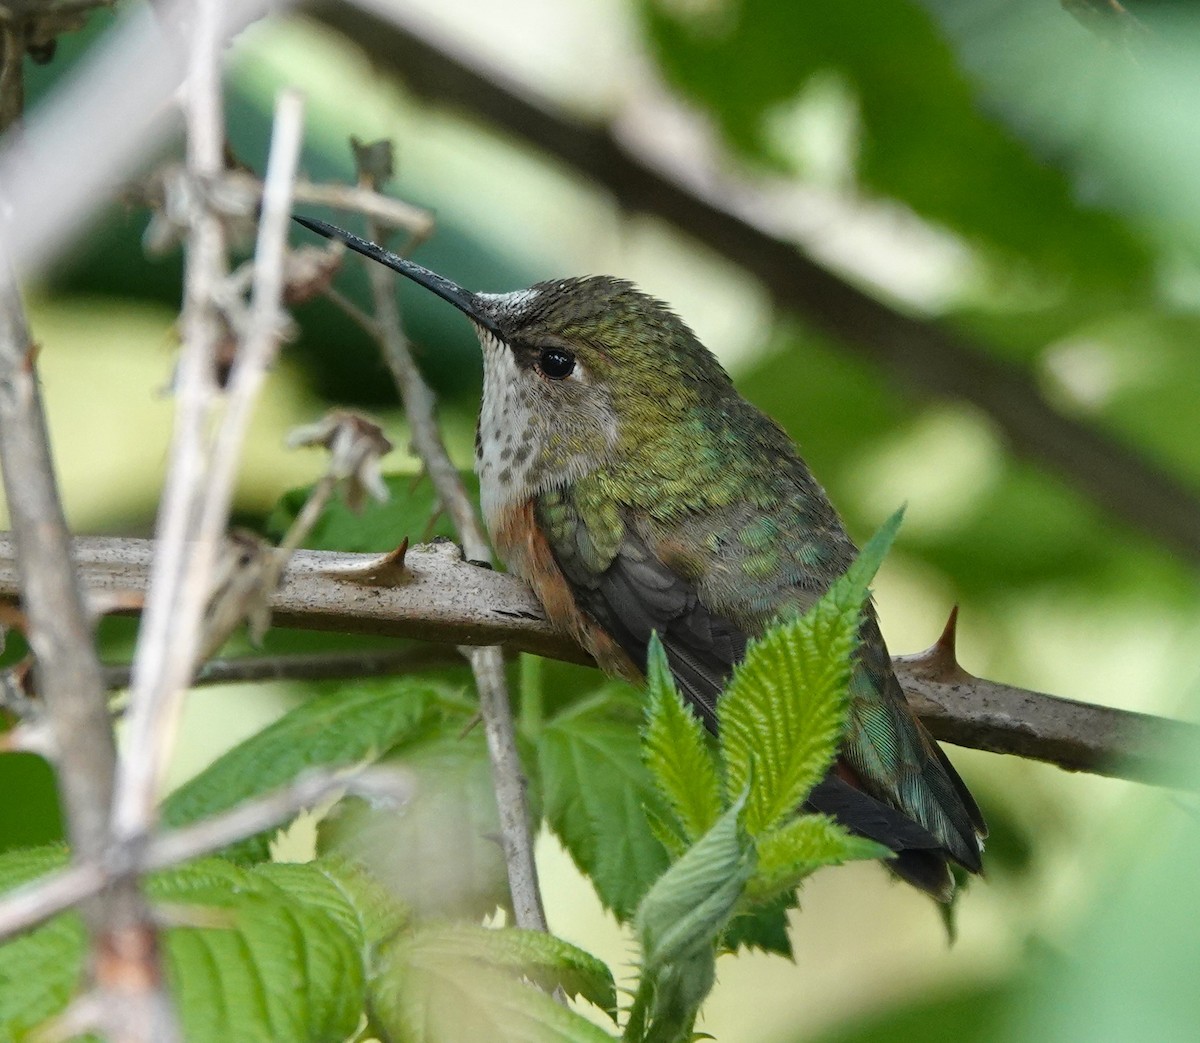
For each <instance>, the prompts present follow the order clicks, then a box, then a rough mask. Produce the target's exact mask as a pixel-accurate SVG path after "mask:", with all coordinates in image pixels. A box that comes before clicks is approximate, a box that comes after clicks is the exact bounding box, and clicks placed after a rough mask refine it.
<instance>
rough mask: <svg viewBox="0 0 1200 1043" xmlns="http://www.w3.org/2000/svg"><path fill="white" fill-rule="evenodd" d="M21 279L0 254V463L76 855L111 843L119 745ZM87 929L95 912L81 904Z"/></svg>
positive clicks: (94, 853)
mask: <svg viewBox="0 0 1200 1043" xmlns="http://www.w3.org/2000/svg"><path fill="white" fill-rule="evenodd" d="M35 355H36V348H35V347H34V345H33V343H32V342H31V341H30V339H29V331H28V329H27V328H26V325H25V315H24V310H23V308H22V306H21V298H20V294H19V291H18V289H17V285H16V281H15V279H14V277H13V274H12V271H11V270H10V268H9V267H8V264H7V261H6V260H5V259H4V258H3V257H0V464H2V465H3V468H4V490H5V495H6V498H7V501H8V509H9V513H10V515H11V517H12V524H13V539H12V545H11V549H12V551H13V554H14V559H15V560H14V561H13V565H14V573H15V575H14V579H18V580H19V582H16V583H14V584H13V586H12V590H11V592H12V593H14V594H17V593H19V594H20V595H21V598H22V601H23V603H24V606H25V615H26V618H27V620H28V631H29V633H28V637H29V643H30V647H31V648H32V650H33V653H34V656H35V657H36V660H37V671H38V682H39V687H40V689H41V691H42V693H43V697H44V699H45V705H46V708H47V712H48V714H49V720H50V724H51V727H52V728H53V732H54V742H55V746H56V748H57V749H58V751H59V760H58V769H59V770H58V781H59V786H60V789H61V792H62V795H63V804H64V807H65V809H66V816H67V823H68V829H69V833H70V839H71V844H72V847H73V849H74V851H75V854H76V857H78V858H81V859H96V858H99V857H100V856H101V854H102V853H103V851H104V849H105V847H106V846H107V842H108V815H109V807H110V804H111V800H112V787H113V774H114V766H115V763H116V750H115V746H114V742H113V734H112V727H111V725H110V723H109V718H108V710H107V707H106V705H105V700H104V689H103V681H102V678H101V674H100V663H99V660H98V659H97V657H96V651H95V647H94V645H93V641H92V627H91V621H90V619H89V618H88V613H87V608H86V605H85V603H84V598H83V594H82V591H81V588H80V586H79V584H78V581H77V578H76V575H75V572H74V570H73V568H72V559H71V543H70V536H69V534H68V532H67V527H66V521H65V519H64V517H63V512H62V504H61V502H60V501H59V497H58V488H57V485H56V482H55V478H54V465H53V461H52V458H51V455H50V448H49V442H48V439H47V435H46V423H45V417H44V415H43V412H42V403H41V396H40V393H39V390H38V380H37V372H36V369H35V368H34V358H35ZM85 912H86V913H87V918H88V921H89V924H90V926H91V927H92V928H93V929H95V928H96V927H97V925H98V922H99V912H100V911H99V910H98V909H94V908H92V909H90V910H85Z"/></svg>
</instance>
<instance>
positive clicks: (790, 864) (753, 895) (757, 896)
mask: <svg viewBox="0 0 1200 1043" xmlns="http://www.w3.org/2000/svg"><path fill="white" fill-rule="evenodd" d="M893 855H894V852H892V850H891V849H890V848H887V847H884V846H883V845H882V844H877V843H875V842H874V841H873V840H867V839H866V838H865V837H857V836H854V835H853V834H852V833H850V832H848V831H847V830H846V828H845V827H844V826H842V825H840V824H839V823H837V822H836V821H834V820H833V819H832V818H830V817H829V816H828V815H801V816H799V817H798V818H796V819H793V820H792V821H791V822H789V823H787V824H786V825H784V826H782V827H780V828H779V829H773V830H771V831H770V832H769V833H767V834H766V835H765V836H762V837H760V838H759V840H758V867H757V868H756V869H755V871H754V875H753V876H752V877H751V878H750V881H749V882H748V883H747V884H746V899H747V900H748V901H750V902H754V903H759V902H770V901H774V900H776V899H777V898H778V897H779V896H780V895H781V894H790V893H791V892H792V891H794V890H795V889H796V887H797V886H799V884H800V883H801V882H802V881H803V880H804V878H805V877H807V876H810V875H811V874H813V873H815V872H816V871H817V870H818V869H820V868H821V867H822V866H832V865H841V864H842V863H843V862H852V861H855V860H857V859H873V858H892V857H893Z"/></svg>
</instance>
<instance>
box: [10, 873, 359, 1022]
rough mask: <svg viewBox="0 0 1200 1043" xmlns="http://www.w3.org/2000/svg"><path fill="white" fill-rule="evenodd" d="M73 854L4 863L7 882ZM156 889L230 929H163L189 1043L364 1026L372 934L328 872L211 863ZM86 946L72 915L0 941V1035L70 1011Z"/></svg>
mask: <svg viewBox="0 0 1200 1043" xmlns="http://www.w3.org/2000/svg"><path fill="white" fill-rule="evenodd" d="M64 858H65V856H64V853H63V852H62V851H60V850H58V849H52V850H50V849H40V850H37V851H29V852H13V853H12V854H11V855H5V856H0V886H7V885H10V884H15V883H17V882H19V881H22V880H25V879H30V878H32V877H34V876H37V875H40V873H41V872H45V871H47V870H49V869H52V868H55V867H56V866H57V865H61V864H63V862H64ZM147 891H148V894H149V896H150V898H151V899H152V900H153V901H155V902H170V903H172V904H174V905H176V906H179V907H181V908H183V909H185V910H186V909H193V910H195V911H196V913H195V915H196V919H197V920H201V919H203V918H212V919H216V920H218V921H219V922H220V926H205V927H175V928H171V929H169V930H168V931H166V932H165V942H164V947H165V952H166V957H167V971H168V976H169V978H170V983H171V991H172V995H173V997H174V999H175V1002H176V1005H177V1009H178V1011H179V1015H180V1018H181V1020H182V1022H183V1028H184V1033H185V1035H186V1037H187V1039H188V1040H189V1041H191V1043H227V1041H228V1040H231V1039H236V1040H238V1041H239V1043H240V1041H247V1043H274V1041H277V1040H282V1039H286V1040H289V1041H296V1043H340V1041H342V1040H344V1039H346V1038H347V1037H348V1036H349V1035H350V1034H351V1033H352V1032H353V1031H354V1029H355V1027H356V1026H357V1024H358V1021H359V1018H360V1016H361V1013H362V1009H363V1004H364V1000H365V979H364V969H363V959H362V951H363V943H362V937H361V934H360V933H359V932H358V930H357V929H356V928H355V926H354V923H355V920H356V917H355V915H354V913H353V911H352V910H351V908H350V906H349V903H347V902H346V901H345V899H344V897H340V896H339V893H338V892H337V890H336V889H335V888H334V887H333V886H332V884H331V882H330V880H329V879H328V876H327V875H326V874H325V873H323V872H322V871H321V870H319V869H316V868H313V867H310V866H289V867H284V866H271V867H266V866H259V867H255V868H253V869H249V870H247V869H243V868H241V867H239V866H236V865H234V864H233V863H230V862H226V861H224V860H221V859H211V858H210V859H205V860H203V861H201V862H197V863H195V864H192V865H188V866H183V867H180V868H177V869H171V870H166V871H164V872H162V873H157V874H155V875H154V876H152V877H151V878H150V879H149V881H148V884H147ZM84 948H85V946H84V936H83V927H82V924H81V922H80V920H79V917H78V916H77V915H76V914H73V913H71V914H64V915H62V916H58V917H55V918H54V919H52V920H50V921H49V922H48V923H46V924H44V925H43V926H42V927H40V928H38V929H37V930H35V931H31V932H30V933H28V934H25V935H22V936H21V937H19V938H16V939H13V940H12V941H9V942H6V943H5V944H4V945H0V1039H3V1038H14V1039H23V1038H25V1036H26V1034H27V1033H28V1031H30V1030H31V1029H32V1028H34V1027H35V1026H36V1025H38V1024H40V1023H41V1022H43V1021H44V1020H45V1019H46V1018H48V1017H52V1016H53V1015H55V1014H57V1013H59V1012H60V1011H62V1010H63V1008H64V1007H65V1006H66V1004H67V1003H68V1001H69V1000H70V997H71V995H72V994H73V993H74V991H75V989H76V987H77V985H78V983H79V979H80V975H81V972H82V968H83V961H84Z"/></svg>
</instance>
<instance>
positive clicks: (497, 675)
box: [367, 222, 546, 931]
mask: <svg viewBox="0 0 1200 1043" xmlns="http://www.w3.org/2000/svg"><path fill="white" fill-rule="evenodd" d="M367 227H368V233H369V234H370V235H371V236H373V237H376V241H379V237H380V236H382V234H383V230H382V229H381V228H379V227H378V226H377V225H376V224H375V223H374V222H370V223H368V226H367ZM367 275H368V277H369V279H370V282H371V293H372V297H373V300H374V304H375V320H376V322H377V323H378V324H379V334H380V337H379V339H380V343H381V344H382V346H383V351H384V357H385V359H386V360H387V364H388V367H389V368H390V369H391V371H392V376H393V378H394V379H395V381H396V387H397V389H398V390H399V392H400V398H401V400H402V402H403V403H404V414H405V416H406V417H407V418H408V422H409V427H410V429H411V431H412V441H413V449H414V451H415V452H416V454H417V456H418V457H420V459H421V462H422V463H423V464H424V465H425V468H426V470H427V471H428V472H429V477H430V479H431V480H432V481H433V485H434V488H435V489H436V490H437V494H438V499H439V501H440V502H441V505H442V508H443V510H445V511H446V513H447V514H449V515H450V517H451V519H452V520H453V522H454V527H455V530H456V531H457V532H458V535H459V539H461V540H462V545H463V551H464V553H465V554H466V557H467V558H468V559H470V560H473V561H491V548H490V547H489V545H488V542H487V538H486V537H485V536H484V534H483V529H482V528H481V527H480V524H479V521H478V520H477V519H476V517H475V509H474V507H473V505H472V503H471V499H470V497H469V496H468V495H467V491H466V489H465V488H464V487H463V483H462V479H461V477H460V476H459V473H458V468H457V467H455V466H454V463H453V462H452V461H451V459H450V455H449V453H447V452H446V447H445V445H444V443H443V442H442V436H441V433H440V431H439V430H438V426H437V419H436V416H435V405H434V397H433V392H432V391H431V390H430V389H429V385H427V384H426V383H425V380H424V378H423V377H422V376H421V372H420V370H419V369H418V368H417V365H416V363H415V362H414V360H413V357H412V353H411V352H410V351H409V347H408V341H407V339H406V338H405V336H404V333H403V330H402V327H401V325H400V309H399V307H398V305H397V304H396V287H395V281H394V279H393V278H392V276H391V275H390V274H389V273H388V272H387V270H386V269H384V268H383V267H382V266H380V265H377V264H368V265H367ZM468 658H469V659H470V662H471V669H472V670H473V671H474V674H475V686H476V689H477V690H478V693H479V712H480V716H481V717H482V718H483V725H484V731H485V732H486V735H487V746H488V755H489V758H490V760H491V765H492V783H493V786H494V787H495V791H496V805H497V807H498V808H499V811H500V835H501V840H502V843H503V847H504V859H505V863H506V865H507V867H508V886H509V893H510V895H511V897H512V903H513V918H514V920H515V922H516V925H517V926H518V927H524V928H530V929H534V930H540V931H544V930H546V913H545V910H544V909H543V907H542V895H541V890H540V888H539V887H538V878H537V865H536V863H535V861H534V857H533V833H532V829H531V821H530V816H529V802H528V800H527V797H526V793H525V785H526V781H525V775H524V772H523V770H522V768H521V759H520V755H519V754H518V753H517V741H516V733H515V730H514V728H513V719H512V708H511V706H510V704H509V699H508V686H507V683H506V681H505V676H504V657H503V654H502V652H501V650H500V648H498V647H494V646H493V647H487V648H476V649H474V650H472V651H471V652H470V653H469V654H468Z"/></svg>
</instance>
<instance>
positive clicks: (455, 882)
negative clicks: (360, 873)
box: [317, 721, 509, 919]
mask: <svg viewBox="0 0 1200 1043" xmlns="http://www.w3.org/2000/svg"><path fill="white" fill-rule="evenodd" d="M461 730H462V726H461V723H460V722H458V721H449V722H447V724H446V725H445V726H443V727H441V728H436V729H432V730H430V731H429V732H428V733H427V734H424V735H423V736H422V738H421V739H420V741H417V742H413V743H409V744H407V745H405V746H404V747H402V748H400V749H398V750H396V751H395V753H394V754H392V755H391V756H390V757H389V758H388V760H389V762H394V763H396V764H397V765H401V766H403V767H404V768H405V769H406V770H407V771H409V772H411V773H412V775H413V778H414V786H415V791H414V793H413V796H412V797H411V798H410V799H409V800H408V801H407V802H406V803H405V804H404V806H403V807H393V806H376V805H373V804H371V803H370V802H368V801H366V800H362V799H359V798H357V797H351V798H347V799H345V800H342V801H339V802H338V803H337V804H336V805H335V806H334V808H333V809H332V810H331V811H330V813H329V814H328V815H327V816H326V817H325V818H324V819H323V820H322V822H321V824H320V825H319V827H318V830H317V850H318V851H319V852H320V853H321V854H322V855H327V854H335V855H340V856H342V857H345V858H349V859H353V860H355V861H357V862H360V863H361V864H363V865H365V866H366V867H367V869H368V870H369V871H370V873H371V875H372V876H373V877H374V878H375V879H376V880H378V881H379V883H380V884H381V885H382V886H383V887H384V889H385V890H386V891H387V892H388V893H389V894H391V895H392V896H393V897H394V898H395V899H396V900H397V901H399V902H401V903H402V904H403V905H405V906H406V907H408V908H409V909H411V910H412V913H413V915H414V916H415V917H417V918H418V919H428V918H430V917H444V916H454V917H462V918H467V919H474V918H478V917H482V916H486V915H488V914H489V913H492V912H494V911H495V910H496V908H497V907H498V906H502V907H505V908H507V906H508V903H509V893H508V877H507V873H506V870H505V866H504V856H503V850H502V848H501V846H500V843H499V839H498V838H499V836H500V819H499V815H498V813H497V811H496V796H495V791H494V790H493V788H492V774H491V764H490V762H489V760H488V754H487V743H486V738H485V736H484V733H483V729H482V728H476V729H474V730H473V731H471V732H470V733H468V734H467V735H462V736H460V735H459V732H460V731H461Z"/></svg>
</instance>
